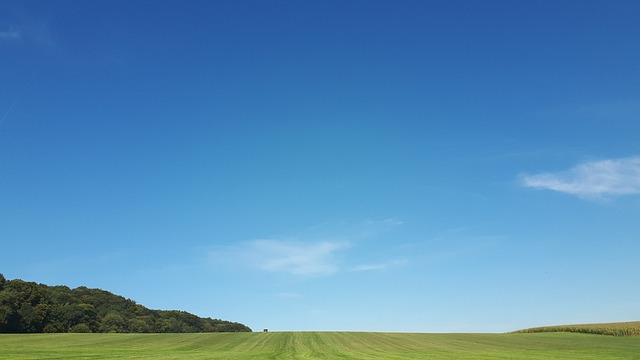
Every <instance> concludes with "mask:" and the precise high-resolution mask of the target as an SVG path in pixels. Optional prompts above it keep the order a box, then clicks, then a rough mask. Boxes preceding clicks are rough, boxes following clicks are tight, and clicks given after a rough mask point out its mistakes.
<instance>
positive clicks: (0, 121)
mask: <svg viewBox="0 0 640 360" xmlns="http://www.w3.org/2000/svg"><path fill="white" fill-rule="evenodd" d="M21 97H22V94H20V96H18V98H16V99H15V100H14V101H13V104H11V106H9V109H7V111H5V112H4V115H2V119H0V126H2V123H4V120H5V119H6V118H7V116H9V113H10V112H11V109H13V107H14V106H16V104H17V103H18V100H20V98H21Z"/></svg>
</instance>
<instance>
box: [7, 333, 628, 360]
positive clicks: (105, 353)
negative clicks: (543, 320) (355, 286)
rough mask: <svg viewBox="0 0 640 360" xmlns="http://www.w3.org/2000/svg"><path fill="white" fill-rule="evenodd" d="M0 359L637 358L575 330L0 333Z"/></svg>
mask: <svg viewBox="0 0 640 360" xmlns="http://www.w3.org/2000/svg"><path fill="white" fill-rule="evenodd" d="M0 359H12V360H22V359H230V360H233V359H238V360H245V359H372V360H373V359H376V360H384V359H511V360H513V359H545V360H548V359H640V337H614V336H601V335H590V334H575V333H537V334H403V333H355V332H354V333H349V332H271V333H206V334H2V335H0Z"/></svg>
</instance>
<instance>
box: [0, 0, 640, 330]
mask: <svg viewBox="0 0 640 360" xmlns="http://www.w3.org/2000/svg"><path fill="white" fill-rule="evenodd" d="M638 19H640V2H638V1H623V0H621V1H582V0H580V1H568V0H567V1H512V0H509V1H506V0H505V1H401V2H398V1H188V2H184V1H6V0H5V1H2V2H0V84H1V86H0V272H2V273H3V274H4V275H5V276H6V277H7V278H9V279H13V278H21V279H24V280H28V281H36V282H41V283H46V284H50V285H54V284H64V285H68V286H70V287H76V286H81V285H86V286H89V287H99V288H103V289H106V290H109V291H112V292H114V293H117V294H121V295H123V296H125V297H128V298H131V299H133V300H135V301H137V302H138V303H141V304H143V305H145V306H148V307H151V308H155V309H179V310H186V311H189V312H193V313H195V314H198V315H200V316H206V317H214V318H222V319H227V320H232V321H239V322H242V323H245V324H247V325H248V326H250V327H252V328H253V329H254V330H261V329H262V328H270V329H273V330H353V331H419V332H468V331H473V332H476V331H478V332H485V331H486V332H494V331H495V332H502V331H510V330H515V329H518V328H522V327H529V326H536V325H551V324H563V323H586V322H608V321H627V320H640V286H638V284H639V279H640V267H639V266H638V263H640V24H639V23H638Z"/></svg>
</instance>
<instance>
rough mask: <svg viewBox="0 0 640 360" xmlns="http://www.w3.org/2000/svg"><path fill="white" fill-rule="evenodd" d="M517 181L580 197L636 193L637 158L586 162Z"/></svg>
mask: <svg viewBox="0 0 640 360" xmlns="http://www.w3.org/2000/svg"><path fill="white" fill-rule="evenodd" d="M521 181H522V185H523V186H525V187H530V188H534V189H547V190H553V191H558V192H563V193H567V194H571V195H575V196H579V197H584V198H602V197H610V196H621V195H632V194H640V156H634V157H628V158H622V159H607V160H599V161H588V162H584V163H581V164H578V165H576V166H574V167H573V168H571V169H569V170H566V171H562V172H556V173H540V174H535V175H524V176H522V177H521Z"/></svg>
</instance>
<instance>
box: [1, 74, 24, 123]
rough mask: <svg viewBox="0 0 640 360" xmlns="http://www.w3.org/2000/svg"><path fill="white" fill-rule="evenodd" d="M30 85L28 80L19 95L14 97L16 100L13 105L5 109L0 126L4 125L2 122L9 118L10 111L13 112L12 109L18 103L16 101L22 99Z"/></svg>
mask: <svg viewBox="0 0 640 360" xmlns="http://www.w3.org/2000/svg"><path fill="white" fill-rule="evenodd" d="M30 84H31V80H29V81H28V82H27V83H26V84H25V85H24V86H23V87H22V90H20V93H18V96H17V97H16V99H15V100H14V101H13V103H12V104H11V105H10V106H9V108H8V109H7V111H5V112H4V115H2V118H0V126H2V124H3V123H4V121H5V120H6V119H7V116H9V113H10V112H11V110H13V107H14V106H16V104H17V103H18V101H20V99H22V96H23V95H24V92H25V91H26V90H27V88H28V87H29V85H30Z"/></svg>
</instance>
